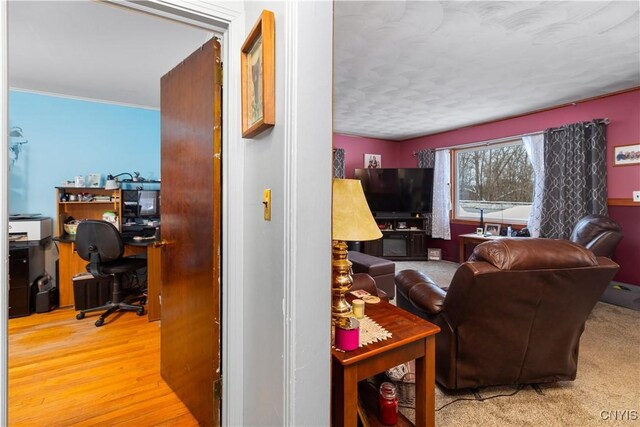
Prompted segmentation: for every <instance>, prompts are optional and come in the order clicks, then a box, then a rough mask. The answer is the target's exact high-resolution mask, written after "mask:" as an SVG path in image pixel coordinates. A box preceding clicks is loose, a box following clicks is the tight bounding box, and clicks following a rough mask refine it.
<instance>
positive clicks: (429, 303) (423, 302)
mask: <svg viewBox="0 0 640 427" xmlns="http://www.w3.org/2000/svg"><path fill="white" fill-rule="evenodd" d="M446 296H447V293H446V292H445V291H443V290H442V289H440V288H439V287H437V286H436V285H434V284H433V283H425V282H420V283H416V284H415V285H414V286H412V287H411V289H409V293H408V294H407V298H408V299H409V301H411V304H413V305H415V306H416V307H417V308H419V309H420V310H423V311H425V312H427V313H429V314H431V315H435V314H438V313H440V312H441V311H442V307H443V306H444V299H445V297H446Z"/></svg>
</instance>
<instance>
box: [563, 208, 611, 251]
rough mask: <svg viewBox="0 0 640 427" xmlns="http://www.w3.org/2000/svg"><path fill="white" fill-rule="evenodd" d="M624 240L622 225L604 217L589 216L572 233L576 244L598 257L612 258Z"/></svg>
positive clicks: (572, 239)
mask: <svg viewBox="0 0 640 427" xmlns="http://www.w3.org/2000/svg"><path fill="white" fill-rule="evenodd" d="M621 239H622V232H621V229H620V225H618V223H617V222H615V221H614V220H612V219H611V218H609V217H607V216H604V215H587V216H585V217H584V218H582V219H581V220H580V221H578V223H577V224H576V226H575V228H574V229H573V233H571V237H570V238H569V240H571V241H572V242H574V243H577V244H579V245H582V246H584V247H585V248H587V249H589V250H590V251H591V252H593V253H594V254H595V255H596V256H606V257H608V258H611V256H613V251H614V250H615V249H616V246H618V243H619V242H620V240H621Z"/></svg>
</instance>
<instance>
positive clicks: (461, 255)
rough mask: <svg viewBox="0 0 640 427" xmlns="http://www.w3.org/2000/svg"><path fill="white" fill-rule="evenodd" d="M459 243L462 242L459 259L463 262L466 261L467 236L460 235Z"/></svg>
mask: <svg viewBox="0 0 640 427" xmlns="http://www.w3.org/2000/svg"><path fill="white" fill-rule="evenodd" d="M458 243H459V244H460V249H459V251H458V260H459V262H460V264H462V263H463V262H464V261H465V259H464V256H465V254H466V253H465V243H466V240H465V238H464V237H460V238H459V239H458Z"/></svg>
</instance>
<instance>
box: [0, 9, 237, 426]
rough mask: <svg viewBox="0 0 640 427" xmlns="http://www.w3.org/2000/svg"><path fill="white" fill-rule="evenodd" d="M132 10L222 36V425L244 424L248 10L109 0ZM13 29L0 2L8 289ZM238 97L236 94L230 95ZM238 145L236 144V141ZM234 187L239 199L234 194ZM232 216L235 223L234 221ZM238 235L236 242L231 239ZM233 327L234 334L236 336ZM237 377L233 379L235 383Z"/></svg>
mask: <svg viewBox="0 0 640 427" xmlns="http://www.w3.org/2000/svg"><path fill="white" fill-rule="evenodd" d="M105 1H106V2H110V3H114V4H117V5H120V6H124V7H128V8H130V9H134V10H138V11H141V12H145V13H149V14H152V15H156V16H161V17H165V18H169V19H172V20H174V21H179V22H184V23H188V24H191V25H195V26H198V27H201V28H204V29H209V30H213V31H215V32H218V33H220V34H222V60H223V63H224V64H225V72H224V73H223V86H224V88H225V91H224V94H223V99H222V104H223V115H222V123H223V125H224V132H223V139H222V152H223V157H222V165H223V173H222V182H223V185H222V254H223V256H222V277H221V282H222V283H221V285H222V289H221V294H222V295H221V296H222V298H221V302H222V316H223V317H222V330H221V333H222V354H221V363H222V366H223V370H222V393H223V396H224V398H223V399H222V424H223V425H242V419H243V414H242V410H243V406H242V401H243V399H242V396H243V383H244V381H243V374H242V358H241V357H235V358H234V357H232V355H234V354H235V355H238V354H243V344H242V333H238V332H239V331H241V330H242V327H243V326H242V325H243V324H242V319H243V312H242V310H243V305H242V297H243V295H242V286H229V283H235V284H242V283H243V251H242V243H241V242H242V241H243V227H242V224H243V204H242V201H243V199H244V197H243V185H242V184H243V176H244V169H243V168H244V166H243V165H244V144H242V143H238V142H239V141H242V135H241V133H240V115H239V113H238V112H239V111H240V96H239V94H240V48H241V46H242V43H243V38H244V27H245V25H244V11H243V10H241V9H234V8H233V6H237V5H240V6H239V7H242V6H241V5H242V3H241V2H238V3H229V4H225V5H221V4H206V3H204V2H203V3H200V2H198V3H196V2H190V1H186V0H152V1H145V2H138V3H136V2H134V1H133V0H105ZM7 37H8V26H7V2H4V1H0V91H1V93H0V193H1V197H0V223H1V226H0V260H2V261H1V262H0V277H1V278H2V282H1V284H2V286H3V289H6V281H7V278H8V272H9V269H8V259H9V243H8V242H9V236H8V226H9V206H8V205H9V195H8V189H9V183H8V181H9V179H8V178H9V175H8V174H9V163H8V162H9V156H8V134H9V132H8V131H9V128H8V124H9V123H8V120H9V119H8V117H9V114H8V107H9V86H8V52H7V51H8V43H7ZM230 94H233V95H230ZM231 142H236V143H231ZM230 165H233V167H230ZM231 187H233V194H234V197H233V198H230V197H229V194H230V193H231V192H230V189H231ZM230 218H233V221H230V220H229V219H230ZM230 236H233V238H230ZM7 304H8V294H7V293H6V292H0V306H1V307H6V306H7ZM231 325H233V333H232V332H231ZM7 328H8V312H7V310H0V378H2V379H1V380H0V425H6V423H7V422H8V405H7V404H8V400H7V399H8V380H7V378H6V373H7V369H8V336H7V335H8V334H7ZM231 379H233V380H231Z"/></svg>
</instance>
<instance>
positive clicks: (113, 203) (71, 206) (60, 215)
mask: <svg viewBox="0 0 640 427" xmlns="http://www.w3.org/2000/svg"><path fill="white" fill-rule="evenodd" d="M72 194H73V195H75V196H76V197H77V198H78V199H80V197H81V195H82V194H91V195H92V196H108V197H110V200H108V201H103V200H97V201H94V200H92V201H89V202H83V201H79V200H78V201H66V199H65V196H68V195H72ZM121 199H122V190H120V189H119V188H117V189H115V190H105V189H104V188H96V187H56V200H57V206H58V209H57V217H56V218H57V221H58V223H57V224H56V230H57V231H58V232H57V236H58V237H63V236H64V235H65V234H66V233H65V231H64V223H65V222H66V221H67V219H68V218H69V217H73V218H74V219H78V220H81V219H102V214H103V213H104V212H106V211H112V212H115V214H116V215H117V216H118V228H121V227H120V226H121V224H122V223H121V218H122V204H121Z"/></svg>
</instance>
